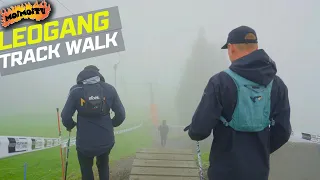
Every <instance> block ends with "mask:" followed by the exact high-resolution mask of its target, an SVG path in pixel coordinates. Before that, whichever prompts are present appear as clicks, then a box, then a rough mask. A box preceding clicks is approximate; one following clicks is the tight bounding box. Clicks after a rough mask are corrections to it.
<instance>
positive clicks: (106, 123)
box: [61, 65, 125, 180]
mask: <svg viewBox="0 0 320 180" xmlns="http://www.w3.org/2000/svg"><path fill="white" fill-rule="evenodd" d="M110 109H111V110H112V111H113V112H114V113H115V116H114V117H113V118H112V119H111V117H110ZM75 111H77V112H78V114H77V123H76V122H75V121H74V120H73V119H72V116H73V115H74V113H75ZM61 118H62V123H63V125H64V126H65V127H66V128H67V130H68V131H71V130H72V129H73V128H74V127H75V126H76V127H77V138H76V148H77V154H78V160H79V164H80V167H81V174H82V180H94V175H93V171H92V166H93V158H94V157H96V158H97V163H96V164H97V167H98V171H99V177H100V179H101V180H109V154H110V151H111V149H112V148H113V146H114V143H115V139H114V131H113V127H117V126H119V125H121V124H122V123H123V121H124V119H125V109H124V107H123V105H122V103H121V100H120V98H119V96H118V93H117V91H116V89H115V88H114V87H113V86H111V85H110V84H108V83H105V82H104V78H103V76H102V75H101V74H100V73H99V69H98V68H97V67H95V66H92V65H90V66H87V67H86V68H84V70H82V71H81V72H80V73H79V75H78V77H77V84H76V85H74V86H73V87H72V88H71V89H70V92H69V96H68V100H67V102H66V104H65V106H64V108H63V110H62V112H61Z"/></svg>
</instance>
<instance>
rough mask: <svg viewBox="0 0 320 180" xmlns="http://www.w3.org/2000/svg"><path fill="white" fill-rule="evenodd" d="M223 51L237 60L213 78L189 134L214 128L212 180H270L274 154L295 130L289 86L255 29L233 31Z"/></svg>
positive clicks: (198, 134)
mask: <svg viewBox="0 0 320 180" xmlns="http://www.w3.org/2000/svg"><path fill="white" fill-rule="evenodd" d="M222 49H228V55H229V58H230V61H231V62H232V64H231V65H230V67H229V69H227V70H225V71H222V72H220V73H218V74H216V75H214V76H213V77H211V78H210V80H209V82H208V84H207V86H206V88H205V90H204V93H203V96H202V99H201V102H200V104H199V105H198V107H197V109H196V111H195V113H194V115H193V118H192V122H191V124H190V126H189V132H188V134H189V136H190V138H191V139H192V140H196V141H201V140H203V139H206V138H207V137H208V136H210V134H211V132H213V136H214V140H213V142H212V146H211V152H210V167H209V170H208V177H209V179H210V180H235V179H236V180H268V176H269V157H270V154H271V153H273V152H275V151H276V150H277V149H279V148H280V147H281V146H283V145H284V144H285V143H286V142H287V141H288V140H289V138H290V134H291V124H290V105H289V99H288V89H287V87H286V85H285V83H284V82H283V81H282V80H281V79H280V77H278V76H277V75H276V73H277V68H276V64H275V63H274V61H272V60H271V58H270V57H269V56H268V55H267V53H266V52H265V51H264V50H263V49H258V40H257V35H256V32H255V31H254V30H253V29H252V28H250V27H247V26H240V27H238V28H236V29H234V30H232V31H231V32H230V33H229V35H228V40H227V43H226V44H225V45H224V46H223V47H222Z"/></svg>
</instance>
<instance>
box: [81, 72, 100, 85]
mask: <svg viewBox="0 0 320 180" xmlns="http://www.w3.org/2000/svg"><path fill="white" fill-rule="evenodd" d="M100 81H102V82H105V81H104V77H103V76H102V75H101V74H100V73H99V72H98V71H94V70H86V69H85V70H82V71H81V72H80V73H79V74H78V77H77V84H94V83H97V82H100Z"/></svg>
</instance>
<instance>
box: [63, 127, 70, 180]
mask: <svg viewBox="0 0 320 180" xmlns="http://www.w3.org/2000/svg"><path fill="white" fill-rule="evenodd" d="M70 136H71V131H69V138H68V145H67V155H66V166H65V172H64V180H67V171H68V159H69V151H70Z"/></svg>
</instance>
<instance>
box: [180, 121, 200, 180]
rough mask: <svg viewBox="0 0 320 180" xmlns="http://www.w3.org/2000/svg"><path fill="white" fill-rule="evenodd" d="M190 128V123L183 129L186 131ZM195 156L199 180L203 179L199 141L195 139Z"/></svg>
mask: <svg viewBox="0 0 320 180" xmlns="http://www.w3.org/2000/svg"><path fill="white" fill-rule="evenodd" d="M189 128H190V125H188V126H187V127H185V128H184V129H183V131H188V130H189ZM196 144H197V156H198V164H199V174H200V180H204V177H203V169H202V161H201V151H200V143H199V141H197V143H196Z"/></svg>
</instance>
